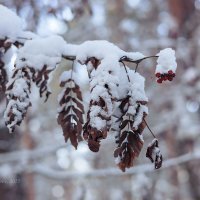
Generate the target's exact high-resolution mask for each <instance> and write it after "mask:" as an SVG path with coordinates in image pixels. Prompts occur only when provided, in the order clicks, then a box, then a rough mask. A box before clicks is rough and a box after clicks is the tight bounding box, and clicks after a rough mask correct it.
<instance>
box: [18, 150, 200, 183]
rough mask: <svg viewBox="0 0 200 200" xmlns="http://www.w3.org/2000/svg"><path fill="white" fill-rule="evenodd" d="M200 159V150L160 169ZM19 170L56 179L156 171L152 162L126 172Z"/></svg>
mask: <svg viewBox="0 0 200 200" xmlns="http://www.w3.org/2000/svg"><path fill="white" fill-rule="evenodd" d="M198 159H200V152H198V151H197V152H193V153H187V154H184V155H181V156H178V157H176V158H171V159H168V160H166V161H164V162H163V166H162V168H161V169H160V170H165V169H167V168H170V167H173V166H178V165H180V164H184V163H186V162H190V161H193V160H198ZM19 170H22V171H26V172H28V173H37V174H39V175H41V176H44V177H47V178H51V179H55V180H60V181H62V180H68V179H78V178H79V179H81V178H100V177H110V176H124V175H125V176H126V175H134V174H139V173H152V172H155V170H154V169H153V167H152V165H151V164H140V165H138V166H134V167H133V168H131V169H129V170H127V171H126V173H122V172H120V171H119V170H118V169H116V168H108V169H97V170H90V171H89V172H77V171H70V172H69V171H60V170H59V171H58V170H55V169H52V168H50V167H48V166H46V165H42V164H36V165H32V166H29V165H27V166H25V167H24V168H19Z"/></svg>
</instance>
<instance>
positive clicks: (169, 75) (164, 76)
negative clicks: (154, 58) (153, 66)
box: [156, 70, 176, 83]
mask: <svg viewBox="0 0 200 200" xmlns="http://www.w3.org/2000/svg"><path fill="white" fill-rule="evenodd" d="M175 76H176V75H175V73H174V72H173V71H172V70H169V71H168V73H164V74H161V73H159V72H158V73H156V77H157V78H158V80H157V83H162V82H163V81H167V80H168V81H172V80H173V78H174V77H175Z"/></svg>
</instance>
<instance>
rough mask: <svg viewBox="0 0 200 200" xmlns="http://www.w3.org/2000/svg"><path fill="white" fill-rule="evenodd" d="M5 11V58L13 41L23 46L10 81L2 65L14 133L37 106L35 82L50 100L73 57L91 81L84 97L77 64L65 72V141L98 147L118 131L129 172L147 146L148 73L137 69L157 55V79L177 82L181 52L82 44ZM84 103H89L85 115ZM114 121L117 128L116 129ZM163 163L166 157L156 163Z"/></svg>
mask: <svg viewBox="0 0 200 200" xmlns="http://www.w3.org/2000/svg"><path fill="white" fill-rule="evenodd" d="M0 11H1V12H2V13H3V16H4V18H5V19H4V21H3V22H2V21H0V39H2V42H0V48H1V46H2V50H3V51H2V53H1V54H0V55H1V56H0V59H1V60H4V56H5V55H4V54H5V53H6V50H7V45H8V41H9V47H11V46H13V45H14V46H16V47H17V48H18V51H17V55H16V60H15V65H14V70H13V71H12V76H11V78H10V80H7V76H6V73H4V72H5V69H6V66H5V65H4V62H2V65H1V66H0V72H1V74H4V77H3V78H4V79H5V80H4V81H3V83H2V88H5V90H6V91H5V93H6V95H7V100H8V102H7V107H6V111H5V113H4V119H5V123H6V125H7V127H8V128H9V131H10V132H13V131H14V130H15V127H16V126H17V125H18V126H19V125H20V124H21V122H22V120H23V119H24V117H25V115H26V113H27V110H28V108H29V107H30V106H31V105H32V104H31V103H32V102H31V93H32V88H33V85H34V84H35V85H36V86H37V87H38V88H39V93H40V97H43V96H45V97H46V100H47V99H48V97H49V95H50V94H51V91H50V89H49V87H48V82H49V76H50V74H51V72H52V71H54V70H55V69H56V68H57V67H59V64H60V63H61V62H62V59H63V58H65V59H67V60H71V61H73V65H72V66H74V62H78V63H80V64H81V65H84V66H85V70H86V74H87V78H88V86H89V87H88V88H89V95H88V96H89V99H88V101H87V102H82V91H81V86H80V85H79V84H78V80H77V79H79V77H78V78H77V77H76V75H75V69H74V68H73V67H72V71H71V72H70V73H68V72H66V71H65V72H64V73H63V74H62V75H61V87H63V86H65V88H64V90H63V91H62V92H61V94H60V96H59V98H58V101H59V104H60V107H59V111H58V112H59V115H58V123H59V124H60V125H61V126H62V129H63V133H64V136H65V141H67V140H68V138H69V139H70V141H71V143H72V144H73V146H74V147H75V148H77V146H78V142H79V141H80V140H81V138H82V136H83V138H84V139H85V140H86V141H87V142H88V147H89V149H90V150H91V151H93V152H98V151H99V148H100V143H101V140H103V139H106V137H107V135H108V134H110V132H111V131H112V130H114V132H115V133H116V140H115V141H116V143H117V149H116V150H115V154H114V155H115V157H116V162H117V164H118V166H119V167H120V168H121V170H123V171H125V170H126V168H130V167H132V166H133V163H134V159H135V157H138V156H139V153H140V151H141V149H142V146H143V137H142V132H143V130H144V128H145V126H146V123H145V117H146V116H147V115H148V107H147V102H148V98H147V97H146V94H145V78H144V77H142V76H141V75H140V74H139V73H138V72H137V67H138V65H139V64H140V63H141V62H142V61H143V60H145V59H149V58H157V65H156V66H155V76H156V78H157V82H158V83H162V82H163V81H172V80H173V78H174V77H175V72H176V68H177V63H176V57H175V51H174V50H172V49H171V48H166V49H163V50H161V51H160V52H159V53H157V54H156V55H153V56H145V55H143V54H142V53H140V52H126V51H124V50H122V49H120V48H119V47H118V46H116V45H115V44H112V43H110V42H108V41H105V40H94V41H86V42H83V43H82V44H79V45H77V44H70V43H67V42H66V41H65V40H64V39H63V38H62V37H61V36H58V35H54V36H49V37H45V38H43V37H40V36H38V35H36V34H33V33H30V32H27V31H24V30H23V27H22V20H21V19H20V18H19V17H17V16H16V14H15V13H13V12H12V11H10V10H9V9H7V8H6V7H4V6H0ZM5 22H6V23H5ZM1 29H2V30H3V31H2V30H1ZM25 38H28V39H27V40H25ZM0 41H1V40H0ZM125 62H126V63H135V64H136V69H135V70H132V69H130V68H129V67H128V66H126V65H125ZM69 74H70V76H69ZM5 83H7V84H6V87H5ZM0 86H1V85H0ZM79 86H80V87H79ZM83 95H84V94H83ZM46 100H45V101H46ZM83 104H85V105H83ZM84 107H86V108H88V110H87V112H86V113H87V114H86V115H85V116H84V114H85V109H84ZM113 124H115V125H116V127H114V128H113V127H112V125H113ZM147 127H148V126H147ZM156 147H157V146H156ZM152 151H153V149H152ZM36 155H37V154H36ZM151 156H153V152H152V155H151ZM157 156H158V155H157ZM11 158H12V156H11ZM4 159H5V158H4ZM161 165H162V159H161V160H160V163H159V165H156V166H161ZM157 168H158V167H157Z"/></svg>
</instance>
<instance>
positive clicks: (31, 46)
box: [16, 36, 66, 69]
mask: <svg viewBox="0 0 200 200" xmlns="http://www.w3.org/2000/svg"><path fill="white" fill-rule="evenodd" d="M65 44H66V42H65V41H64V39H63V38H62V37H60V36H49V37H47V38H37V37H36V38H35V39H33V40H28V41H27V42H26V43H25V45H24V46H23V47H22V48H21V49H20V50H19V52H18V57H17V60H16V64H17V67H18V68H21V67H24V66H29V67H33V68H36V69H42V67H43V66H44V65H47V66H48V67H50V68H55V66H56V65H57V64H58V63H60V61H61V57H62V54H63V52H64V51H65Z"/></svg>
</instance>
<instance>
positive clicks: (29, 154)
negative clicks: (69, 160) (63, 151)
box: [0, 143, 66, 163]
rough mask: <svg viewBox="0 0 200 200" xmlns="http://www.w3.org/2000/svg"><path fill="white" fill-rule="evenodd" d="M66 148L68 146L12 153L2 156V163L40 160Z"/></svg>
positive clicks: (60, 145) (0, 156) (58, 145)
mask: <svg viewBox="0 0 200 200" xmlns="http://www.w3.org/2000/svg"><path fill="white" fill-rule="evenodd" d="M62 147H66V144H63V143H62V144H59V143H58V144H57V145H53V146H52V145H49V146H48V147H43V148H37V149H34V150H20V151H15V152H11V153H4V154H0V163H8V162H20V161H29V160H34V159H39V158H42V157H44V156H48V155H49V154H52V153H54V152H56V150H58V149H60V148H62Z"/></svg>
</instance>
